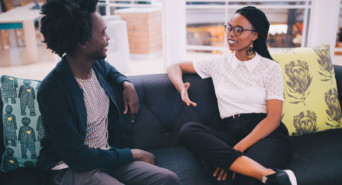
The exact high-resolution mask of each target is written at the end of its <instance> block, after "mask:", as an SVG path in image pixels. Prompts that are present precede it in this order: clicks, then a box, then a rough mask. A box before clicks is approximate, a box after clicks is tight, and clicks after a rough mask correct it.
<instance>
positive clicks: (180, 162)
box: [151, 147, 211, 185]
mask: <svg viewBox="0 0 342 185" xmlns="http://www.w3.org/2000/svg"><path fill="white" fill-rule="evenodd" d="M151 152H152V153H153V154H154V155H155V157H156V159H157V165H158V166H160V167H163V168H166V169H169V170H170V171H173V172H175V173H176V174H177V175H178V178H179V181H180V182H181V184H182V185H194V184H196V185H202V184H203V185H204V184H205V185H208V184H211V181H210V178H209V175H208V174H206V173H205V172H204V171H203V169H202V168H201V166H200V165H199V163H198V160H197V159H196V157H195V156H194V155H193V154H192V153H190V152H189V151H188V150H186V149H185V148H183V147H166V148H159V149H153V150H151Z"/></svg>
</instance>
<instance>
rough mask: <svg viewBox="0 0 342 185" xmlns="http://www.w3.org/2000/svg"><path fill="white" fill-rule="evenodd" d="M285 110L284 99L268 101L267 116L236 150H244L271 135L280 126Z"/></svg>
mask: <svg viewBox="0 0 342 185" xmlns="http://www.w3.org/2000/svg"><path fill="white" fill-rule="evenodd" d="M282 110H283V101H281V100H276V99H271V100H267V101H266V111H267V116H266V118H265V119H263V120H262V121H261V122H260V123H259V124H258V125H257V126H256V127H255V128H254V129H253V130H252V132H251V133H249V134H248V135H247V136H246V137H245V138H244V139H242V140H241V141H240V142H238V143H237V144H236V145H235V146H234V149H235V150H239V151H241V152H244V151H245V150H246V149H248V148H249V147H251V146H253V145H254V144H255V143H257V142H258V141H260V140H261V139H263V138H265V137H267V136H268V135H270V134H271V133H272V132H273V131H274V130H275V129H277V128H278V126H279V124H280V120H281V113H282Z"/></svg>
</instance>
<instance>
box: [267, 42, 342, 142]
mask: <svg viewBox="0 0 342 185" xmlns="http://www.w3.org/2000/svg"><path fill="white" fill-rule="evenodd" d="M272 57H273V59H274V60H275V61H276V62H278V63H279V64H280V66H281V69H282V71H283V76H284V104H283V115H282V122H283V123H284V124H285V125H286V127H287V129H288V130H289V134H290V135H291V136H296V135H303V134H312V133H316V132H320V131H324V130H329V129H336V128H342V124H341V117H342V113H341V106H340V103H339V101H338V94H337V87H336V79H335V72H334V68H333V65H332V62H331V57H330V46H329V44H323V45H321V46H318V47H314V48H295V49H287V50H283V51H280V52H273V53H272Z"/></svg>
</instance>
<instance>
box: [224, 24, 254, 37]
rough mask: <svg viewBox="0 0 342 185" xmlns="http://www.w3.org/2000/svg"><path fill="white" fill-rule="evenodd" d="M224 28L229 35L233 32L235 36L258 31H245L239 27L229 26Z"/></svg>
mask: <svg viewBox="0 0 342 185" xmlns="http://www.w3.org/2000/svg"><path fill="white" fill-rule="evenodd" d="M224 27H225V31H226V33H227V34H229V33H230V32H231V31H232V30H233V32H234V35H235V36H239V35H241V34H242V32H244V31H256V30H249V29H244V28H241V27H239V26H236V27H231V26H229V25H225V26H224Z"/></svg>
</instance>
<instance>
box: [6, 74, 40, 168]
mask: <svg viewBox="0 0 342 185" xmlns="http://www.w3.org/2000/svg"><path fill="white" fill-rule="evenodd" d="M39 84H40V81H37V80H27V79H19V78H15V77H11V76H5V75H4V76H1V95H2V97H1V98H2V101H3V112H2V115H3V116H2V117H3V120H2V122H3V137H4V138H3V141H4V145H5V152H4V153H3V156H2V161H1V167H0V170H1V171H2V172H8V171H11V170H14V169H17V168H19V167H32V166H35V165H36V162H37V156H38V154H39V150H40V140H41V139H42V138H43V137H44V130H43V127H42V121H41V118H40V112H39V108H38V102H37V89H38V86H39Z"/></svg>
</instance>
